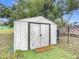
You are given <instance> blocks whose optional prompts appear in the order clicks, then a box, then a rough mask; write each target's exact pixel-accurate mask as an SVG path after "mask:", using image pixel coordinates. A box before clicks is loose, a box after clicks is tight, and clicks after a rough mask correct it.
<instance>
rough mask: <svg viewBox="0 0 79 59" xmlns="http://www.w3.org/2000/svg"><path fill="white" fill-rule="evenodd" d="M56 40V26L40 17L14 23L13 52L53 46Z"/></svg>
mask: <svg viewBox="0 0 79 59" xmlns="http://www.w3.org/2000/svg"><path fill="white" fill-rule="evenodd" d="M56 39H57V25H56V24H55V23H53V22H51V21H49V20H48V19H46V18H44V17H42V16H38V17H33V18H26V19H21V20H17V21H15V22H14V51H15V50H22V51H24V50H30V49H36V48H41V47H45V46H49V45H53V44H56V43H57V40H56Z"/></svg>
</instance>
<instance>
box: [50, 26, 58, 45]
mask: <svg viewBox="0 0 79 59" xmlns="http://www.w3.org/2000/svg"><path fill="white" fill-rule="evenodd" d="M56 43H57V25H52V24H51V45H53V44H56Z"/></svg>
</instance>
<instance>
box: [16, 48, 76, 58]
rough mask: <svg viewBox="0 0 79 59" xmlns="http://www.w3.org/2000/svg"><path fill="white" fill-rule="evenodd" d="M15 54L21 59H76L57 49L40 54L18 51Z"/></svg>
mask: <svg viewBox="0 0 79 59" xmlns="http://www.w3.org/2000/svg"><path fill="white" fill-rule="evenodd" d="M16 54H17V55H18V56H20V58H21V59H75V57H76V56H75V55H72V54H71V53H69V52H67V51H65V50H63V49H61V48H58V47H54V48H52V49H50V50H47V51H44V52H41V53H37V52H35V51H27V52H21V51H19V52H17V53H16Z"/></svg>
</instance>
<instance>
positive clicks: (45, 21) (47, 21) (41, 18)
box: [15, 16, 56, 25]
mask: <svg viewBox="0 0 79 59" xmlns="http://www.w3.org/2000/svg"><path fill="white" fill-rule="evenodd" d="M15 22H38V23H51V24H55V23H54V22H52V21H50V20H48V19H46V18H45V17H42V16H37V17H32V18H25V19H21V20H16V21H15ZM55 25H56V24H55Z"/></svg>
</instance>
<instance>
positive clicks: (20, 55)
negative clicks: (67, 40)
mask: <svg viewBox="0 0 79 59" xmlns="http://www.w3.org/2000/svg"><path fill="white" fill-rule="evenodd" d="M61 46H62V45H61V44H60V43H58V44H57V45H55V46H54V47H53V46H52V48H51V49H49V50H47V51H44V52H41V53H37V52H36V51H34V50H33V51H26V52H21V51H18V52H17V53H15V54H14V53H13V52H12V51H13V32H12V31H10V32H5V31H3V32H0V59H75V58H76V55H75V54H73V53H71V52H69V51H67V50H66V49H64V47H61Z"/></svg>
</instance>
